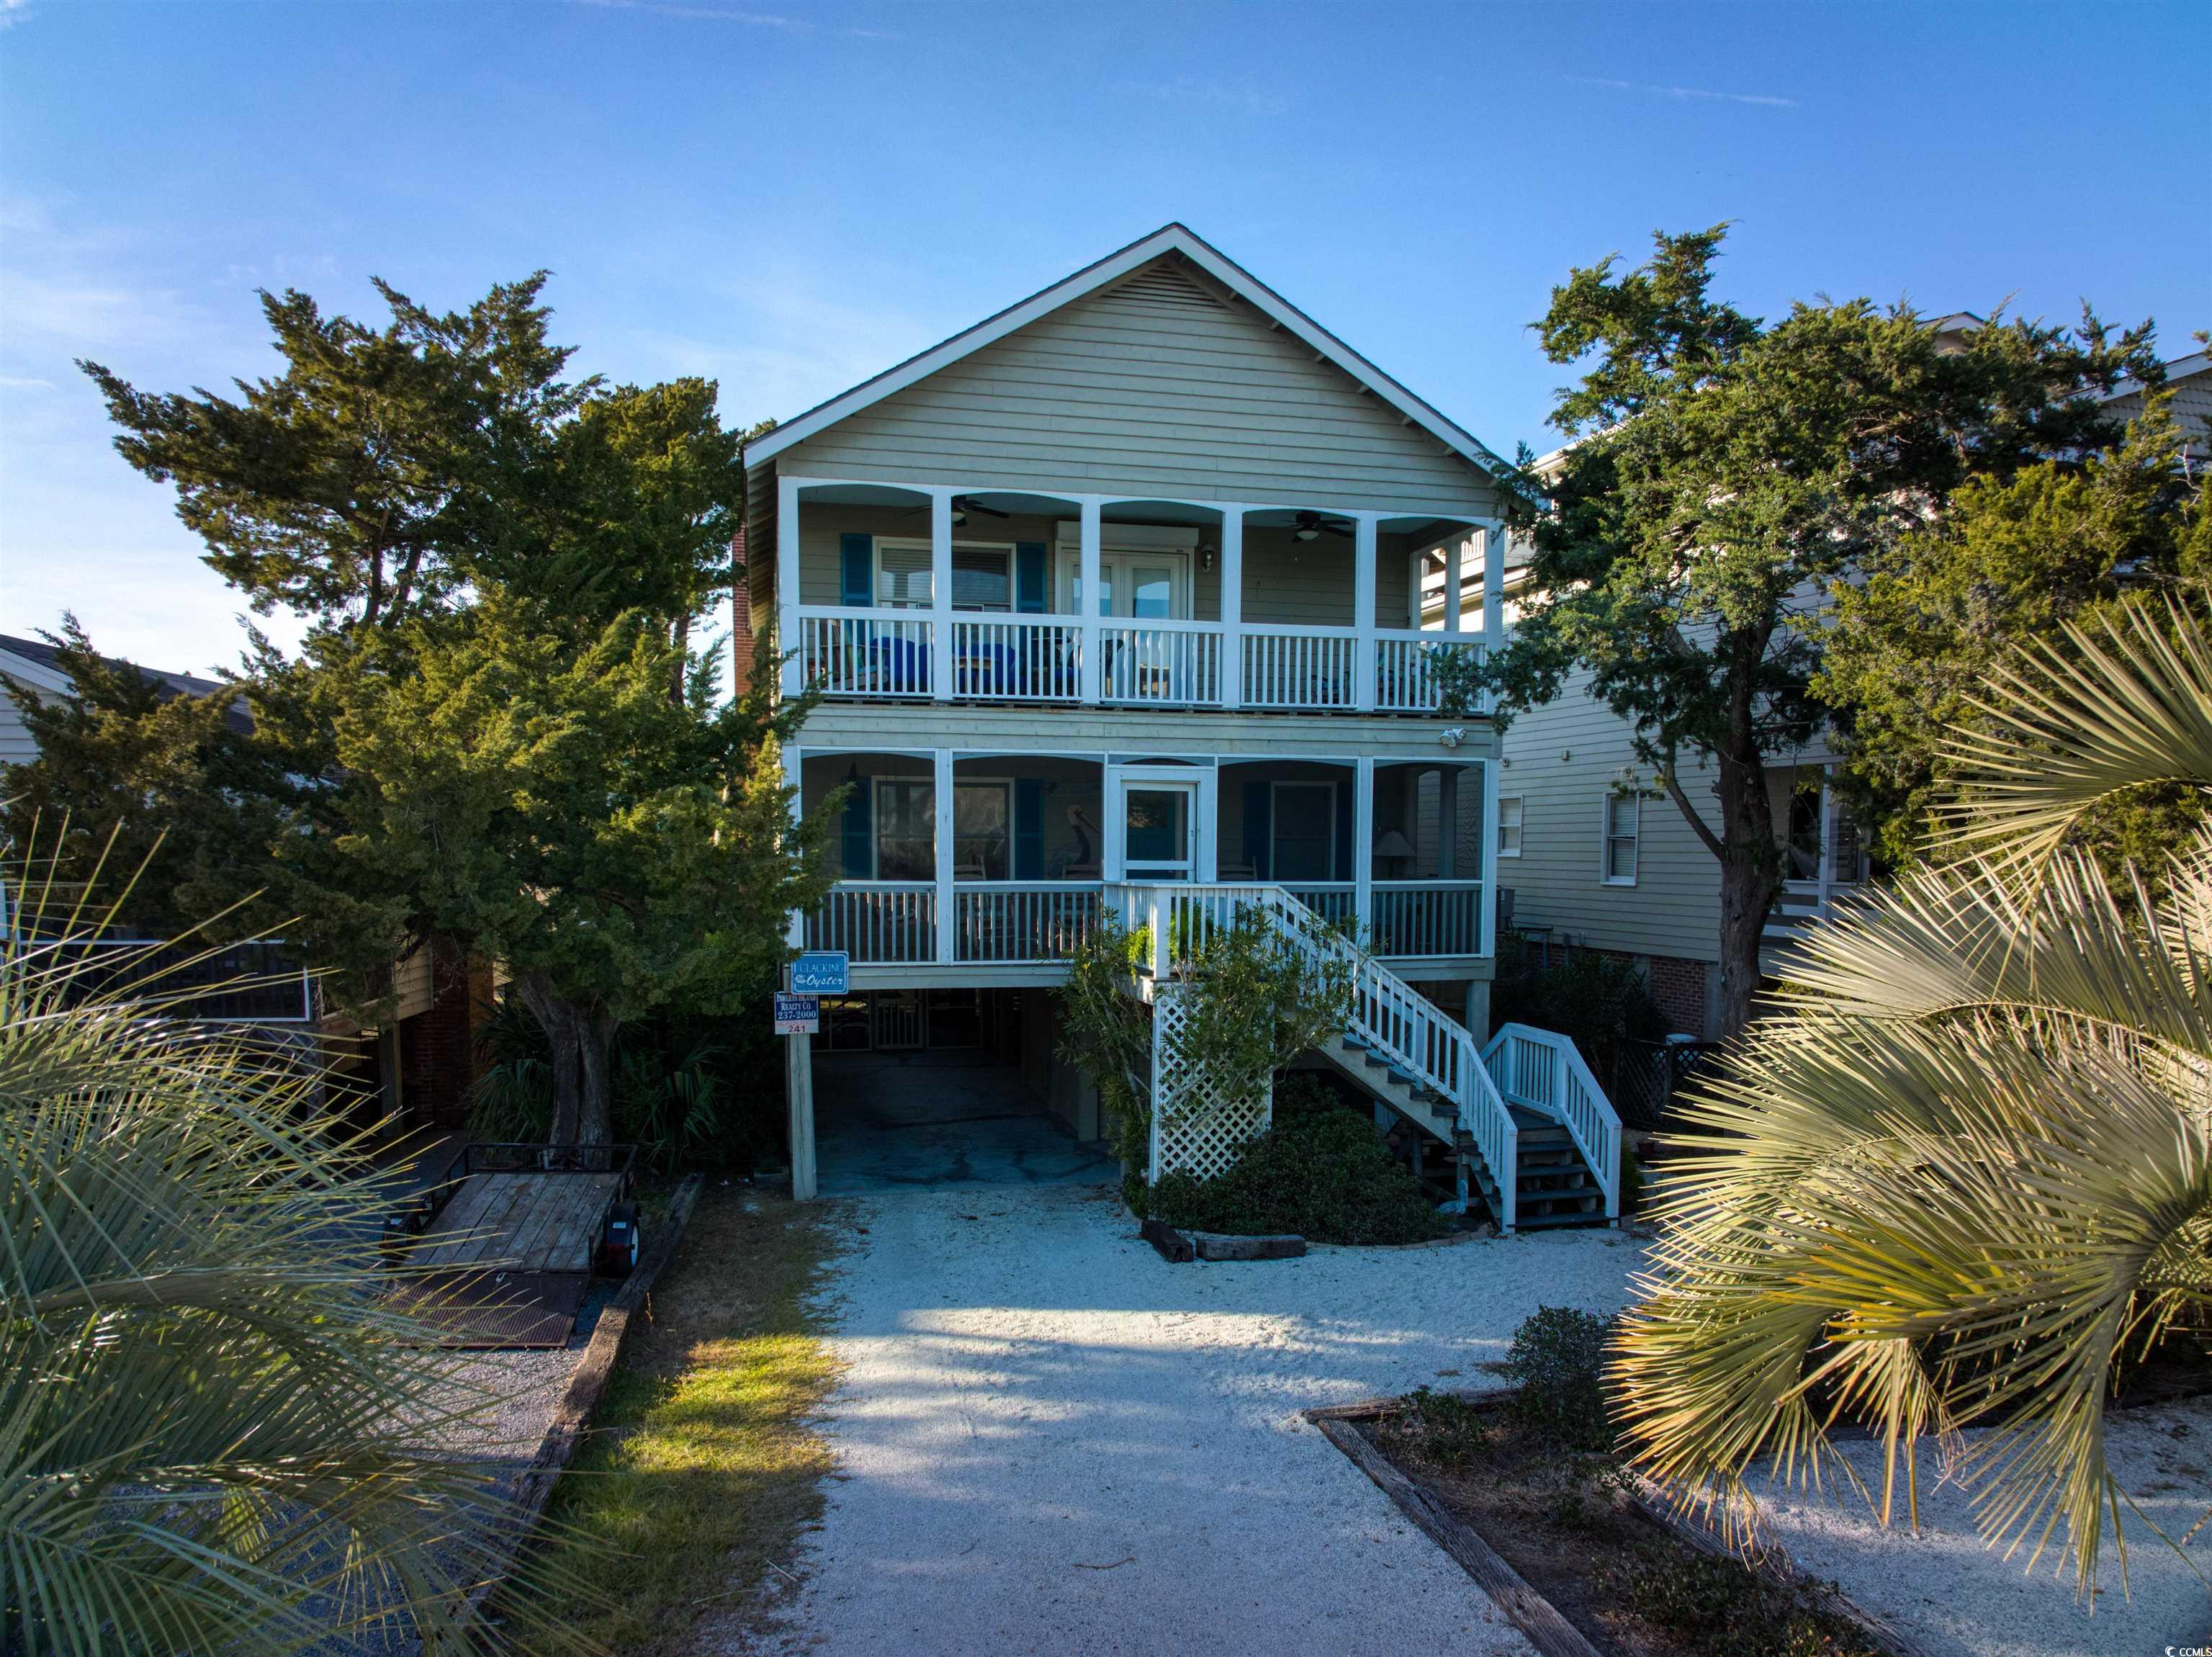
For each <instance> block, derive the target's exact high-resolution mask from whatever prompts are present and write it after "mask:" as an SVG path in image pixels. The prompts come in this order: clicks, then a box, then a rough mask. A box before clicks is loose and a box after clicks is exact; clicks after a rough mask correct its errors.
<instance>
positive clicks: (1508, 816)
mask: <svg viewBox="0 0 2212 1657" xmlns="http://www.w3.org/2000/svg"><path fill="white" fill-rule="evenodd" d="M1521 811H1522V805H1521V796H1520V795H1517V794H1501V795H1498V856H1500V857H1518V856H1520V855H1521Z"/></svg>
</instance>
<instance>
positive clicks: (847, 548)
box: [837, 535, 876, 610]
mask: <svg viewBox="0 0 2212 1657" xmlns="http://www.w3.org/2000/svg"><path fill="white" fill-rule="evenodd" d="M837 569H838V577H839V578H838V583H837V586H838V594H837V601H838V602H839V603H840V604H842V605H844V606H847V607H848V608H849V609H856V610H865V609H866V608H867V607H868V606H871V605H872V604H873V603H874V602H875V601H876V538H875V537H874V536H872V535H840V536H839V537H838V538H837Z"/></svg>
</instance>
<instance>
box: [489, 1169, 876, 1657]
mask: <svg viewBox="0 0 2212 1657" xmlns="http://www.w3.org/2000/svg"><path fill="white" fill-rule="evenodd" d="M828 1254H829V1239H828V1235H827V1233H826V1230H825V1228H824V1225H823V1215H822V1210H821V1209H820V1207H819V1206H818V1205H816V1204H806V1205H801V1204H798V1203H792V1202H789V1201H787V1200H784V1199H780V1198H775V1197H766V1196H763V1195H762V1194H761V1193H759V1192H757V1191H743V1190H740V1189H738V1188H735V1187H730V1186H722V1185H708V1187H707V1189H706V1190H705V1191H702V1192H701V1194H700V1197H699V1203H698V1206H697V1208H696V1209H694V1210H693V1213H692V1215H691V1223H690V1227H689V1228H687V1229H686V1231H685V1234H684V1241H683V1243H682V1245H681V1246H679V1248H678V1252H677V1254H676V1258H674V1259H673V1260H672V1261H671V1263H670V1264H669V1266H668V1269H667V1270H666V1271H665V1272H664V1273H663V1275H662V1276H661V1278H660V1281H659V1283H658V1284H657V1285H656V1286H655V1287H654V1289H653V1296H652V1300H651V1303H650V1311H651V1313H652V1316H651V1319H650V1321H649V1322H647V1323H645V1324H643V1325H641V1326H639V1327H636V1328H634V1329H633V1330H632V1331H631V1336H630V1342H629V1347H628V1349H626V1350H625V1352H624V1353H623V1362H622V1366H621V1368H619V1369H617V1371H616V1372H615V1374H614V1377H613V1379H612V1380H611V1381H610V1382H609V1383H608V1386H607V1390H606V1393H605V1396H604V1397H603V1398H601V1399H600V1402H599V1410H598V1412H597V1413H596V1415H594V1416H593V1417H592V1432H591V1436H590V1437H589V1439H588V1440H587V1441H586V1443H585V1445H584V1447H583V1448H582V1449H581V1450H580V1452H579V1453H578V1454H577V1457H576V1460H575V1462H574V1465H573V1466H572V1468H571V1470H570V1471H569V1472H568V1474H567V1475H566V1476H564V1477H562V1480H561V1483H560V1484H559V1486H558V1487H557V1489H556V1491H555V1493H554V1498H553V1503H552V1508H551V1510H550V1517H551V1519H552V1520H553V1521H554V1524H555V1526H558V1527H561V1529H560V1530H556V1532H553V1536H554V1539H553V1540H551V1541H550V1542H549V1543H546V1544H543V1545H541V1546H540V1547H539V1548H538V1550H536V1551H535V1553H534V1555H533V1557H532V1561H531V1563H530V1564H529V1566H528V1567H527V1569H526V1581H525V1584H524V1586H523V1587H522V1589H521V1591H523V1592H527V1593H533V1594H537V1595H539V1596H542V1597H544V1598H548V1599H551V1600H553V1601H554V1602H555V1603H556V1605H558V1606H559V1608H560V1610H561V1611H562V1615H563V1616H564V1617H566V1618H567V1619H568V1621H569V1622H570V1625H571V1626H573V1627H574V1628H575V1629H576V1630H578V1631H579V1632H580V1633H581V1634H582V1635H583V1636H585V1637H586V1639H588V1640H590V1641H592V1642H594V1643H595V1644H598V1645H599V1646H602V1647H604V1648H606V1649H609V1650H611V1651H620V1652H623V1653H629V1654H640V1657H647V1654H674V1653H677V1652H687V1651H690V1650H692V1649H693V1648H694V1641H693V1639H692V1634H693V1628H694V1625H695V1624H696V1623H697V1622H698V1621H699V1620H700V1619H701V1618H702V1617H712V1618H714V1621H715V1622H716V1623H717V1624H718V1625H719V1626H720V1627H724V1628H727V1627H729V1626H730V1625H731V1622H732V1618H743V1617H745V1616H746V1615H747V1613H748V1608H749V1607H750V1606H752V1605H754V1604H755V1602H756V1599H757V1593H756V1591H757V1589H758V1588H759V1587H760V1586H761V1583H762V1581H763V1578H766V1577H768V1576H769V1575H771V1573H772V1570H773V1569H775V1567H777V1566H781V1565H783V1564H784V1563H786V1562H787V1556H788V1555H789V1553H790V1551H791V1549H792V1546H793V1543H794V1542H795V1541H796V1540H797V1538H798V1537H799V1532H800V1531H801V1530H802V1529H804V1528H805V1526H808V1525H810V1524H811V1523H813V1522H814V1521H815V1520H817V1519H818V1518H819V1517H820V1515H821V1512H822V1500H823V1499H822V1493H821V1488H820V1485H821V1480H822V1477H823V1475H824V1474H826V1473H828V1472H829V1471H830V1458H829V1447H828V1445H827V1444H826V1443H825V1442H824V1441H823V1438H822V1436H821V1435H820V1434H818V1433H817V1431H816V1430H815V1429H814V1426H813V1421H814V1417H815V1416H816V1414H817V1411H818V1410H819V1409H820V1407H821V1405H822V1403H823V1399H824V1398H826V1397H827V1396H828V1393H829V1388H830V1386H831V1385H832V1383H833V1382H834V1380H835V1379H836V1368H835V1365H834V1363H833V1362H832V1361H831V1358H830V1355H829V1350H828V1349H827V1348H826V1347H825V1346H823V1343H822V1341H821V1339H820V1337H819V1331H818V1330H817V1319H815V1317H814V1315H813V1314H812V1313H811V1312H810V1311H809V1310H808V1308H807V1306H806V1301H807V1298H808V1295H809V1293H810V1291H811V1289H812V1288H814V1286H815V1285H816V1283H817V1281H818V1278H819V1275H820V1272H821V1270H822V1267H823V1262H824V1260H825V1259H826V1258H827V1256H828ZM562 1531H565V1532H566V1534H565V1535H564V1534H562ZM595 1550H604V1551H595ZM580 1583H588V1584H590V1590H589V1591H583V1590H580V1588H579V1587H577V1586H576V1585H578V1584H580Z"/></svg>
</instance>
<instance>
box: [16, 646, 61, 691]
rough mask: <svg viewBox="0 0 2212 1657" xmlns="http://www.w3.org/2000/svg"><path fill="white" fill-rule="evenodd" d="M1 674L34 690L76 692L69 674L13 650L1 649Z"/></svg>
mask: <svg viewBox="0 0 2212 1657" xmlns="http://www.w3.org/2000/svg"><path fill="white" fill-rule="evenodd" d="M0 674H5V675H6V676H7V677H8V678H9V679H15V680H17V681H19V682H20V683H21V684H25V685H30V686H31V687H32V688H33V689H34V690H40V691H57V692H58V693H59V694H61V695H63V696H71V695H74V694H75V693H76V686H75V685H72V684H71V683H70V678H69V675H68V674H66V673H58V672H57V671H55V669H53V668H52V667H48V666H47V665H46V663H45V662H43V661H32V660H31V658H30V657H28V656H19V655H16V654H15V652H14V651H13V650H8V649H0Z"/></svg>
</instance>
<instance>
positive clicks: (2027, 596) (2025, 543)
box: [1813, 394, 2212, 881]
mask: <svg viewBox="0 0 2212 1657" xmlns="http://www.w3.org/2000/svg"><path fill="white" fill-rule="evenodd" d="M2169 401H2170V398H2169V397H2168V396H2167V395H2166V394H2160V395H2158V396H2155V397H2154V398H2153V399H2150V402H2149V405H2148V407H2147V408H2146V409H2145V411H2144V412H2143V413H2142V416H2141V417H2138V418H2137V419H2136V420H2135V421H2133V422H2132V423H2130V425H2129V427H2128V429H2127V433H2126V436H2125V438H2124V441H2123V442H2121V443H2120V444H2119V445H2118V447H2117V448H2113V449H2111V450H2109V451H2106V452H2105V453H2103V454H2093V455H2091V456H2090V457H2088V459H2087V460H2086V461H2085V462H2082V463H2081V464H2078V465H2076V464H2073V463H2070V462H2069V463H2063V464H2062V463H2059V462H2055V461H2045V462H2042V463H2040V464H2038V465H2035V466H2028V467H2027V468H2025V469H2024V470H2022V471H2021V472H2019V473H2017V474H2016V475H2015V476H2013V477H2010V478H1995V477H1990V478H1972V479H1969V480H1968V482H1967V483H1966V484H1965V485H1964V486H1963V487H1962V488H1960V490H1957V491H1956V492H1955V493H1954V495H1953V496H1952V497H1951V500H1950V503H1949V506H1948V508H1947V509H1946V510H1945V511H1944V513H1943V514H1942V516H1941V517H1939V518H1936V519H1935V520H1933V521H1930V522H1929V523H1928V524H1926V525H1924V526H1922V527H1917V528H1915V529H1913V530H1911V532H1909V533H1906V534H1904V535H1902V536H1900V537H1899V538H1898V539H1897V541H1896V543H1895V544H1894V545H1892V546H1889V547H1887V548H1884V549H1881V551H1879V552H1878V553H1877V554H1876V555H1875V557H1873V558H1872V559H1871V560H1870V561H1869V564H1868V566H1867V567H1866V569H1865V570H1864V571H1863V580H1860V581H1854V582H1838V583H1837V585H1836V588H1835V591H1834V600H1835V626H1834V630H1833V631H1832V633H1831V634H1830V636H1829V637H1828V641H1827V645H1826V651H1825V653H1824V655H1823V659H1822V662H1821V667H1820V672H1819V673H1818V674H1817V675H1816V676H1815V677H1814V684H1813V688H1814V693H1815V694H1816V695H1818V696H1819V697H1820V699H1821V700H1822V701H1824V702H1826V704H1829V705H1830V706H1831V707H1832V708H1834V709H1836V710H1838V717H1839V722H1840V724H1841V726H1842V728H1843V730H1844V735H1845V739H1846V748H1845V752H1846V756H1847V758H1846V763H1845V767H1844V775H1845V777H1847V778H1848V779H1849V782H1850V784H1851V786H1852V789H1853V792H1854V793H1855V794H1856V795H1857V796H1858V798H1859V799H1860V800H1861V801H1863V803H1864V805H1865V806H1866V807H1867V808H1868V810H1869V815H1870V816H1871V818H1872V819H1873V822H1874V824H1875V833H1876V837H1877V839H1878V842H1879V844H1880V847H1881V852H1882V854H1883V855H1884V856H1885V857H1887V859H1888V860H1889V861H1890V862H1892V863H1893V864H1895V865H1897V866H1899V867H1904V866H1906V865H1909V864H1911V863H1915V862H1918V861H1920V860H1921V859H1922V858H1923V856H1925V855H1926V853H1927V850H1928V848H1929V844H1930V840H1931V835H1932V833H1933V830H1932V828H1931V824H1930V819H1929V813H1930V811H1931V809H1932V808H1933V807H1934V806H1935V805H1936V802H1937V801H1939V800H1940V799H1942V797H1943V796H1944V795H1945V794H1946V793H1947V791H1948V789H1949V787H1950V784H1951V781H1952V777H1951V768H1950V765H1949V763H1948V759H1947V750H1948V747H1949V746H1950V745H1951V743H1952V742H1953V740H1954V736H1953V730H1954V728H1956V727H1960V726H1966V725H1972V724H1974V723H1976V722H1978V721H1979V720H1981V719H1982V718H1983V715H1982V713H1981V711H1980V710H1979V709H1978V707H1977V705H1976V698H1978V697H1979V696H1980V695H1982V694H1983V692H1984V687H1985V685H1986V683H1987V679H1988V675H1989V673H1990V669H1991V668H1992V667H1993V666H1994V665H1995V664H1996V662H1998V661H2001V660H2002V659H2003V657H2004V656H2005V655H2007V654H2008V652H2009V651H2011V650H2013V649H2015V648H2016V647H2017V646H2018V645H2020V644H2021V643H2023V642H2026V641H2029V640H2037V639H2041V640H2051V639H2053V638H2057V637H2063V634H2061V633H2060V631H2059V624H2061V623H2062V622H2064V621H2067V620H2069V619H2070V620H2076V621H2079V620H2084V619H2088V618H2093V617H2094V616H2096V615H2099V614H2100V613H2105V612H2109V611H2110V610H2111V608H2112V606H2113V605H2114V604H2115V603H2116V602H2118V600H2120V599H2121V598H2123V597H2124V595H2125V594H2131V593H2136V592H2142V591H2158V590H2172V589H2174V588H2177V587H2178V586H2179V584H2181V583H2185V582H2194V583H2197V584H2199V585H2200V586H2201V585H2202V584H2203V583H2204V582H2206V581H2208V580H2212V503H2208V498H2207V494H2206V490H2205V488H2204V485H2203V479H2202V478H2197V479H2194V480H2192V479H2191V478H2189V477H2188V475H2187V473H2186V472H2185V470H2184V468H2183V466H2182V465H2181V449H2182V436H2181V434H2180V432H2179V429H2177V428H2176V426H2175V424H2174V422H2173V419H2172V415H2171V413H2170V412H2169V411H2168V409H2167V406H2166V405H2167V404H2168V402H2169ZM2200 810H2201V802H2200V801H2199V800H2198V799H2197V796H2196V795H2195V793H2194V791H2193V790H2191V789H2182V788H2178V787H2172V786H2168V787H2166V788H2164V789H2158V790H2154V791H2150V792H2148V793H2145V792H2138V793H2137V794H2136V795H2130V796H2128V797H2126V798H2123V799H2118V800H2114V801H2110V802H2107V804H2106V806H2105V807H2102V808H2100V811H2099V813H2097V814H2096V816H2095V818H2094V819H2093V820H2091V821H2090V822H2087V823H2085V825H2084V829H2085V831H2086V832H2088V833H2089V834H2090V835H2091V837H2092V840H2093V844H2096V845H2097V846H2098V847H2099V848H2100V855H2101V856H2103V858H2104V860H2105V867H2106V874H2108V875H2110V876H2117V875H2118V871H2119V868H2120V867H2121V865H2122V864H2124V863H2125V862H2135V863H2136V864H2137V865H2138V866H2139V867H2140V868H2142V869H2143V871H2144V873H2145V874H2147V875H2148V876H2149V877H2151V878H2152V879H2153V880H2154V881H2155V880H2157V879H2158V878H2160V875H2161V874H2162V872H2163V871H2162V868H2161V865H2162V864H2163V862H2164V857H2163V853H2164V852H2165V851H2166V850H2171V849H2174V848H2177V847H2179V845H2181V844H2184V843H2185V840H2186V839H2188V838H2190V837H2191V832H2192V828H2191V825H2192V824H2193V823H2194V821H2195V819H2196V818H2197V815H2198V814H2199V812H2200Z"/></svg>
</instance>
